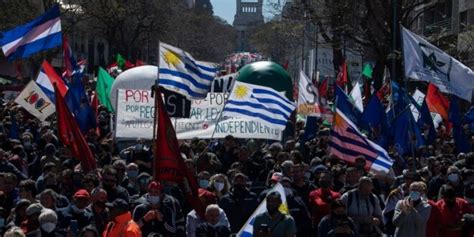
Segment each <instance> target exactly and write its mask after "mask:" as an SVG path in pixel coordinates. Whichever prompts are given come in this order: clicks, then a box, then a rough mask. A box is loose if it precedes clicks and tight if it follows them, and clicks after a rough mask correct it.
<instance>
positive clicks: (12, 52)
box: [0, 5, 61, 61]
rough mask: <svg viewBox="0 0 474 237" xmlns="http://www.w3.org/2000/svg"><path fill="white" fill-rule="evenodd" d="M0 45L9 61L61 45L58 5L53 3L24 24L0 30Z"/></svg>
mask: <svg viewBox="0 0 474 237" xmlns="http://www.w3.org/2000/svg"><path fill="white" fill-rule="evenodd" d="M12 10H14V9H12ZM0 45H1V46H2V50H3V53H4V54H5V56H6V57H7V58H8V60H9V61H13V60H14V59H17V58H27V57H28V56H30V55H32V54H35V53H37V52H40V51H43V50H46V49H50V48H54V47H57V46H61V20H60V18H59V6H58V5H55V6H54V7H52V8H51V9H49V10H48V11H47V12H45V13H44V14H43V15H41V16H39V17H37V18H36V19H34V20H32V21H30V22H28V23H26V24H25V25H21V26H17V27H16V28H14V29H11V30H9V31H6V32H0Z"/></svg>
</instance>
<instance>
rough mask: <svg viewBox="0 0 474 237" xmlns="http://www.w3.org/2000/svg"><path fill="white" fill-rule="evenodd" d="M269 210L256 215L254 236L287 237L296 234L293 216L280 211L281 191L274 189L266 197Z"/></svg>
mask: <svg viewBox="0 0 474 237" xmlns="http://www.w3.org/2000/svg"><path fill="white" fill-rule="evenodd" d="M266 201H267V211H266V212H264V213H262V214H259V215H257V216H256V217H255V221H254V222H253V226H254V228H253V236H256V237H266V236H273V237H279V236H281V237H287V236H294V235H295V234H296V226H295V221H294V220H293V217H291V216H290V215H286V214H283V213H281V212H280V211H279V207H280V205H281V203H282V199H281V196H280V193H278V192H276V191H272V192H270V193H268V195H267V197H266Z"/></svg>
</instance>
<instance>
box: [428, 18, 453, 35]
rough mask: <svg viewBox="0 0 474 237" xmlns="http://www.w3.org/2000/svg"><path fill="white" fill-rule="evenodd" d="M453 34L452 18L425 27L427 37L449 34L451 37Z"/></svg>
mask: <svg viewBox="0 0 474 237" xmlns="http://www.w3.org/2000/svg"><path fill="white" fill-rule="evenodd" d="M452 33H453V25H452V22H451V18H446V19H444V20H441V21H437V22H435V23H432V24H426V26H425V32H424V34H425V35H433V34H447V35H450V34H452Z"/></svg>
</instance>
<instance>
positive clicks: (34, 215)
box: [26, 203, 44, 228]
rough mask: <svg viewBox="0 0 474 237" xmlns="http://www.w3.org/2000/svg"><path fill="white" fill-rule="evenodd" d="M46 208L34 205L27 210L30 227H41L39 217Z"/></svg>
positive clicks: (37, 204)
mask: <svg viewBox="0 0 474 237" xmlns="http://www.w3.org/2000/svg"><path fill="white" fill-rule="evenodd" d="M43 209H44V207H43V206H42V205H41V204H39V203H33V204H31V205H29V206H28V208H26V217H27V219H28V224H29V225H30V227H33V228H34V227H36V228H38V227H39V215H40V214H41V211H42V210H43Z"/></svg>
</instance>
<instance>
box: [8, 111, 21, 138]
mask: <svg viewBox="0 0 474 237" xmlns="http://www.w3.org/2000/svg"><path fill="white" fill-rule="evenodd" d="M10 117H11V123H12V125H11V126H10V134H9V138H11V139H20V129H19V128H18V123H17V121H16V116H15V114H13V113H10Z"/></svg>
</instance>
